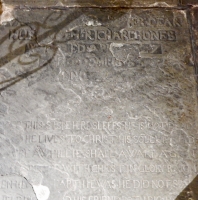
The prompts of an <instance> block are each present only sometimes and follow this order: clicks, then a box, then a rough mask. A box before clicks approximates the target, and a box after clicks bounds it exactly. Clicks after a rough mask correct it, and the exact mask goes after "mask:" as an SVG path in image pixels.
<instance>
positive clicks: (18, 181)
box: [0, 175, 37, 200]
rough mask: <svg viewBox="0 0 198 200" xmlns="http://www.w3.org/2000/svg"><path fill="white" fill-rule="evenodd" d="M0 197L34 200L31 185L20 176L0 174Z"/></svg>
mask: <svg viewBox="0 0 198 200" xmlns="http://www.w3.org/2000/svg"><path fill="white" fill-rule="evenodd" d="M0 199H2V200H7V199H13V200H14V199H24V200H25V199H31V200H36V199H37V198H36V195H35V193H34V190H33V187H32V185H31V184H30V183H28V181H27V180H26V179H25V178H23V177H20V176H16V175H10V176H0Z"/></svg>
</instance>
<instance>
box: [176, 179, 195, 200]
mask: <svg viewBox="0 0 198 200" xmlns="http://www.w3.org/2000/svg"><path fill="white" fill-rule="evenodd" d="M175 200H198V175H197V176H196V177H195V179H194V180H193V181H192V182H191V183H190V184H189V185H188V186H187V187H186V188H185V189H184V190H183V191H182V192H181V193H180V194H179V195H178V196H177V198H176V199H175Z"/></svg>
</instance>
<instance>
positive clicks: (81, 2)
mask: <svg viewBox="0 0 198 200" xmlns="http://www.w3.org/2000/svg"><path fill="white" fill-rule="evenodd" d="M3 2H4V3H6V4H11V5H17V6H19V5H20V6H36V7H38V6H39V7H40V6H47V7H48V6H75V7H76V6H79V7H98V6H100V7H112V6H113V7H132V6H135V7H139V6H140V7H144V6H148V7H161V6H162V7H169V6H176V5H177V3H178V2H177V0H157V1H156V0H145V1H139V0H108V1H106V0H59V1H58V0H17V1H15V0H4V1H3Z"/></svg>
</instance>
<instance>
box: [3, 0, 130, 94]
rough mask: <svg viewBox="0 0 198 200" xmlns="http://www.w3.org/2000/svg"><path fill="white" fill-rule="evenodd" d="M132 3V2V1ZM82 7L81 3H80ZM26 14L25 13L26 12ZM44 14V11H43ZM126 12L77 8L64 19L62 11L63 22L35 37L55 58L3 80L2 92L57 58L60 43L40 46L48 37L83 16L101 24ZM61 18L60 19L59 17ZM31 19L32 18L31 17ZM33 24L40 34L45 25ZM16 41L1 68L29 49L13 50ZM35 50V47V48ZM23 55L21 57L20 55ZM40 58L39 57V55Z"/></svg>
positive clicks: (113, 9) (54, 42)
mask: <svg viewBox="0 0 198 200" xmlns="http://www.w3.org/2000/svg"><path fill="white" fill-rule="evenodd" d="M130 2H131V1H130ZM79 5H80V2H79ZM24 12H25V11H24ZM41 12H42V11H41ZM54 12H55V11H54ZM125 12H126V11H125V10H120V9H118V8H112V9H101V8H94V9H89V8H75V9H73V11H72V12H71V13H70V14H69V15H67V16H66V17H64V15H65V11H64V10H61V11H60V13H61V14H60V15H61V16H62V17H63V20H61V21H58V20H57V23H56V24H55V25H54V26H53V27H51V28H50V29H49V28H46V31H45V32H43V33H42V34H41V35H36V36H35V41H34V42H35V43H37V45H36V47H35V48H39V47H41V48H43V47H44V48H50V49H52V50H53V51H54V53H53V56H52V57H51V58H50V59H48V60H47V61H46V62H45V63H43V64H42V65H41V66H38V67H37V68H35V69H33V70H31V71H28V72H27V71H25V72H24V73H21V74H20V75H17V76H15V77H12V78H7V79H6V80H3V81H1V82H0V92H2V91H4V90H5V89H7V88H9V87H10V86H12V85H14V84H16V83H18V82H19V81H21V80H23V79H25V78H27V77H29V76H30V75H32V74H34V73H36V72H37V73H38V72H39V71H40V70H41V69H42V68H44V67H46V66H47V65H48V64H49V63H50V62H51V61H52V60H53V58H54V57H55V55H56V52H57V50H58V46H57V45H58V44H59V43H60V42H57V41H53V42H52V44H51V45H43V46H39V45H40V44H41V43H42V41H43V40H45V39H46V38H47V37H50V36H52V35H53V34H57V33H58V32H59V31H60V30H61V29H63V28H65V27H66V26H67V25H69V24H70V23H72V22H73V21H74V20H76V19H78V18H79V17H80V16H81V15H82V14H83V15H86V16H87V17H88V18H90V19H94V20H98V21H99V22H101V23H105V22H109V21H114V20H116V19H117V18H120V17H121V16H122V15H124V14H125ZM50 18H51V13H50V14H49V15H48V16H47V17H46V20H45V22H46V21H47V20H51V19H50ZM58 18H59V17H58ZM30 19H31V16H30ZM20 23H21V26H24V24H25V23H23V22H20ZM31 24H34V25H35V26H36V29H35V31H36V32H38V30H39V28H40V27H42V28H44V26H45V24H43V23H40V22H30V23H29V24H26V25H28V26H31ZM17 29H20V27H17ZM8 38H9V34H7V35H5V36H3V37H2V38H1V39H0V45H2V44H3V43H4V42H5V41H6V40H7V39H8ZM14 43H15V41H12V43H11V44H10V45H9V53H8V54H7V55H5V56H3V57H0V61H1V62H0V68H1V67H3V66H4V65H5V64H7V63H9V62H11V61H12V60H13V59H15V58H16V57H18V56H21V55H22V54H23V53H21V52H22V50H23V49H25V48H26V47H27V44H23V43H22V44H21V45H20V46H18V47H17V48H16V49H14V50H13V49H12V47H13V46H14ZM29 46H31V42H30V43H29ZM33 48H34V47H33ZM20 54H21V55H20ZM38 56H39V55H38Z"/></svg>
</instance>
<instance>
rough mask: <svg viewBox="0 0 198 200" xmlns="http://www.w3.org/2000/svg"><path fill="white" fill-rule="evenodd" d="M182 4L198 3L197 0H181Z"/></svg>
mask: <svg viewBox="0 0 198 200" xmlns="http://www.w3.org/2000/svg"><path fill="white" fill-rule="evenodd" d="M180 4H181V5H197V4H198V1H197V0H180Z"/></svg>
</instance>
